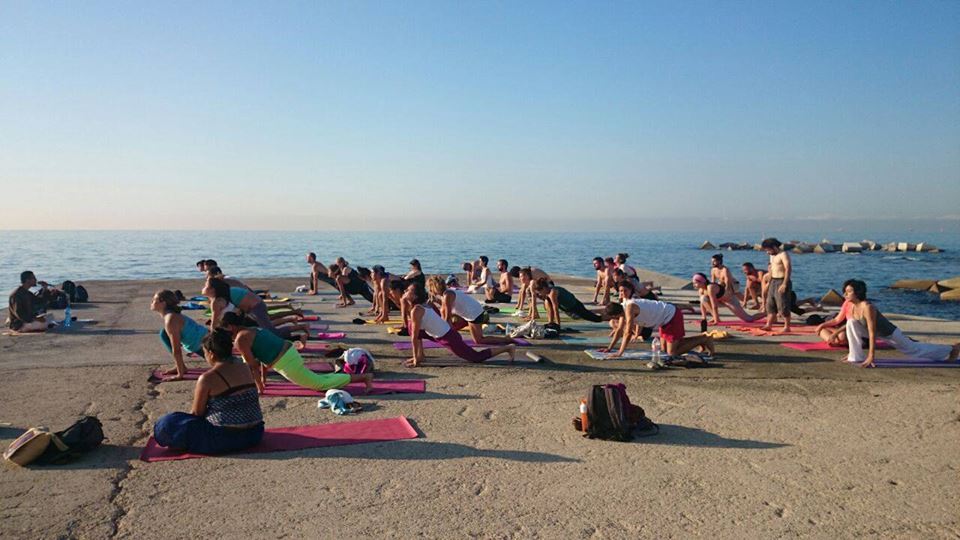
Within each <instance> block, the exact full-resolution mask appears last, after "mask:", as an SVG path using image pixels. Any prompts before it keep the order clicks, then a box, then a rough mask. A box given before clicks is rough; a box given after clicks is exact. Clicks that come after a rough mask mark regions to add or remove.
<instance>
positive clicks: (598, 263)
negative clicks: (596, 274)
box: [593, 257, 604, 270]
mask: <svg viewBox="0 0 960 540" xmlns="http://www.w3.org/2000/svg"><path fill="white" fill-rule="evenodd" d="M603 267H604V263H603V257H594V258H593V269H594V270H600V269H601V268H603Z"/></svg>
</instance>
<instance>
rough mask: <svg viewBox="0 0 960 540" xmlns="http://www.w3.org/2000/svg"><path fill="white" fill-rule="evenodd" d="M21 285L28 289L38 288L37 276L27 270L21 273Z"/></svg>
mask: <svg viewBox="0 0 960 540" xmlns="http://www.w3.org/2000/svg"><path fill="white" fill-rule="evenodd" d="M20 285H23V286H24V287H26V288H28V289H29V288H30V287H36V286H37V276H35V275H33V272H31V271H30V270H25V271H23V272H20Z"/></svg>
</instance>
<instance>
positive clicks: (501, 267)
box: [497, 259, 510, 272]
mask: <svg viewBox="0 0 960 540" xmlns="http://www.w3.org/2000/svg"><path fill="white" fill-rule="evenodd" d="M507 268H510V265H509V264H507V260H506V259H500V260H499V261H497V271H498V272H506V271H507Z"/></svg>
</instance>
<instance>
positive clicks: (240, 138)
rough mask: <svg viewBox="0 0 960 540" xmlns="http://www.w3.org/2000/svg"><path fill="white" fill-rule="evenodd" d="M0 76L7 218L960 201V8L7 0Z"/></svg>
mask: <svg viewBox="0 0 960 540" xmlns="http://www.w3.org/2000/svg"><path fill="white" fill-rule="evenodd" d="M0 73H2V75H0V201H2V202H0V210H2V211H0V228H161V227H165V228H201V227H212V228H217V229H232V228H254V229H256V228H281V229H282V228H292V229H323V228H340V229H369V228H378V227H385V226H398V227H408V228H417V229H436V228H442V227H454V228H457V229H460V230H463V229H470V228H478V229H484V230H493V229H497V228H504V227H520V228H531V229H536V228H541V227H548V228H569V229H579V228H595V227H607V228H609V227H610V226H611V224H612V225H614V226H617V227H619V226H623V227H630V226H631V223H633V221H632V220H640V219H646V220H663V221H664V222H667V221H668V220H676V219H680V218H682V216H699V217H705V218H717V219H724V220H732V219H741V218H748V219H753V218H756V219H761V220H770V219H777V218H779V217H781V216H783V217H787V218H827V217H833V218H836V217H849V218H861V219H862V218H866V219H869V218H873V217H882V218H885V219H899V218H918V217H919V218H928V219H939V218H946V219H948V220H950V219H952V220H954V221H956V220H957V219H960V210H958V203H960V2H955V1H950V2H919V1H918V2H899V3H891V2H879V1H878V2H859V1H858V2H836V1H830V2H768V1H764V2H755V3H754V2H741V1H736V2H713V1H711V2H693V1H685V2H655V3H654V2H629V3H628V2H623V3H606V2H604V3H596V2H578V3H568V2H543V3H539V2H503V3H495V2H376V3H366V2H343V3H320V2H301V3H293V2H283V3H274V2H258V3H241V2H222V3H221V2H206V1H205V2H150V3H146V2H142V3H141V2H116V3H103V2H55V3H54V2H34V1H9V0H8V1H0ZM637 223H639V221H637Z"/></svg>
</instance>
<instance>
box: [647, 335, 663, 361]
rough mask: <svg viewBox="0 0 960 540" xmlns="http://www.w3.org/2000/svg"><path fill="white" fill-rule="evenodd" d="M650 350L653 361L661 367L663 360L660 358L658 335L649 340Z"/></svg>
mask: <svg viewBox="0 0 960 540" xmlns="http://www.w3.org/2000/svg"><path fill="white" fill-rule="evenodd" d="M650 352H651V353H653V363H654V364H656V365H657V366H659V367H663V360H661V359H660V337H659V336H657V337H655V338H653V341H651V342H650Z"/></svg>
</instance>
